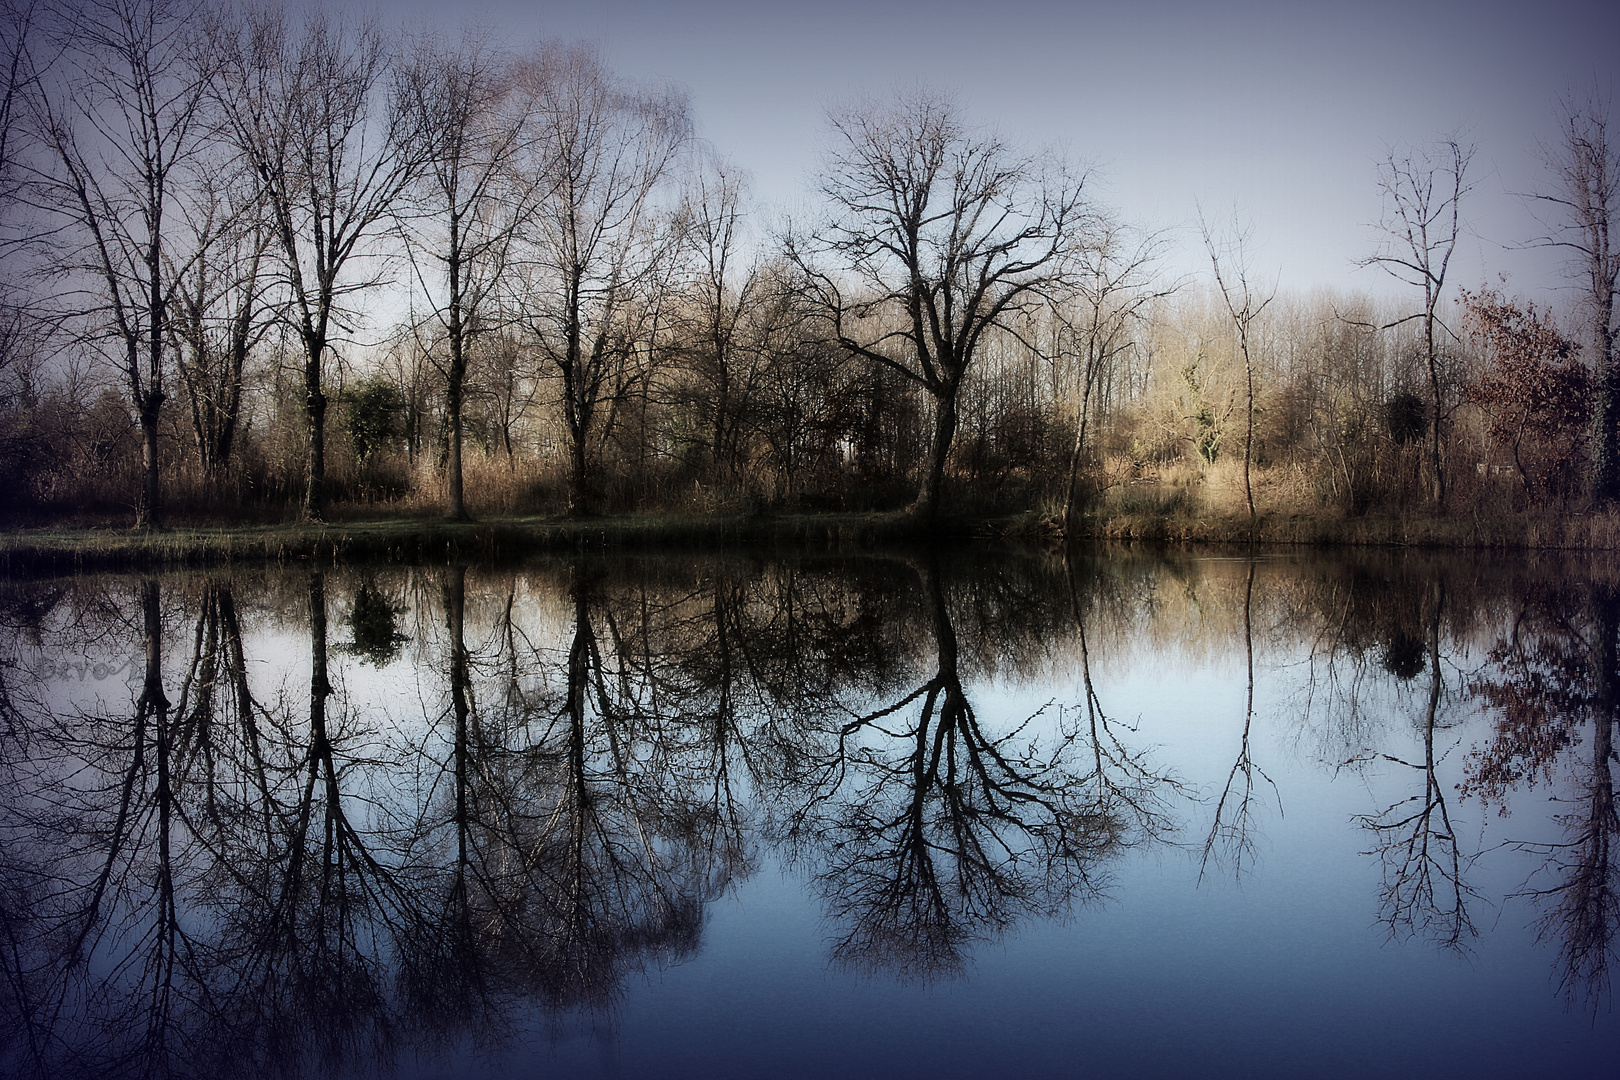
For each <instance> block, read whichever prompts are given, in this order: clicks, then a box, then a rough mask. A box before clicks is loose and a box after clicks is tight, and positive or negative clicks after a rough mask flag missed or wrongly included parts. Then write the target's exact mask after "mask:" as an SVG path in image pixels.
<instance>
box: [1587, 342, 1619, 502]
mask: <svg viewBox="0 0 1620 1080" xmlns="http://www.w3.org/2000/svg"><path fill="white" fill-rule="evenodd" d="M1614 338H1615V335H1614V334H1613V333H1612V332H1609V331H1607V330H1600V332H1599V334H1598V344H1599V347H1600V348H1601V349H1603V350H1604V355H1602V356H1600V357H1599V358H1598V368H1597V400H1596V401H1595V402H1594V403H1593V407H1592V497H1593V498H1594V499H1596V500H1597V501H1598V502H1613V501H1614V500H1616V499H1620V371H1617V370H1616V367H1617V365H1616V364H1615V358H1614V346H1615V342H1614Z"/></svg>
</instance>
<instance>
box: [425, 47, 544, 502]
mask: <svg viewBox="0 0 1620 1080" xmlns="http://www.w3.org/2000/svg"><path fill="white" fill-rule="evenodd" d="M403 88H404V107H405V108H406V109H407V110H409V111H410V112H412V113H413V114H414V115H415V124H416V125H417V126H418V127H419V128H420V130H421V131H422V132H423V134H424V136H425V137H426V139H427V140H428V142H427V152H428V156H427V164H426V168H425V169H424V170H423V173H422V177H421V185H420V186H421V203H420V207H419V209H420V213H419V214H417V215H414V216H413V217H412V218H411V220H409V221H408V222H407V223H406V229H405V236H406V247H407V251H408V252H409V253H410V256H411V263H412V266H413V267H414V268H415V276H416V282H417V285H418V287H419V288H420V289H421V291H422V292H423V293H424V294H425V295H426V296H427V297H428V298H429V303H430V305H431V307H432V315H431V320H432V321H433V322H434V323H436V324H437V326H438V328H439V329H440V330H441V331H442V332H443V352H444V355H443V357H442V358H441V357H439V356H437V355H435V351H434V350H430V351H429V353H428V356H429V358H430V359H431V360H432V361H433V363H434V366H435V367H436V368H437V369H438V371H439V373H440V375H441V376H442V377H443V378H444V385H445V424H446V428H447V434H448V436H449V438H448V447H447V450H448V453H447V455H446V462H445V464H446V472H447V474H448V475H447V491H446V498H447V503H448V505H447V506H446V512H447V514H448V516H449V517H450V518H451V519H452V520H465V519H466V518H467V507H466V502H465V500H464V498H463V495H462V482H461V444H462V404H463V398H464V392H465V384H466V379H467V365H468V359H469V355H468V354H469V351H470V347H471V345H472V343H473V340H474V338H475V337H476V335H478V334H480V333H482V332H484V331H487V330H490V329H494V325H493V324H492V323H491V322H490V321H489V319H488V318H487V317H486V316H487V312H486V308H487V307H488V306H489V305H488V304H486V301H487V300H488V299H489V298H490V296H491V294H492V291H493V290H494V288H495V286H496V283H497V282H498V280H499V278H500V276H501V274H502V272H503V270H504V269H505V267H506V264H507V259H508V256H509V255H510V253H511V248H512V241H513V237H514V235H515V231H516V227H517V226H518V224H519V223H520V222H521V221H522V220H523V218H524V217H526V216H527V214H528V212H529V207H530V203H531V194H532V191H533V189H534V187H535V186H536V184H544V183H545V182H546V180H547V178H545V177H532V176H531V177H526V178H524V177H520V175H519V174H518V173H517V172H516V171H515V169H514V168H513V167H514V165H515V164H516V160H515V158H516V153H517V151H518V149H519V146H520V141H521V140H522V139H523V138H524V137H525V134H526V130H527V127H528V123H527V121H528V110H527V108H526V103H527V102H528V101H529V97H528V95H526V94H521V93H513V92H511V91H512V80H511V77H510V71H509V68H508V65H507V63H506V61H505V60H504V58H503V57H502V56H501V55H500V54H499V53H498V52H497V51H496V50H495V49H494V48H492V47H491V46H490V44H489V43H488V42H487V41H485V40H484V39H482V38H480V37H477V36H474V35H467V36H464V37H463V38H462V40H461V41H460V42H459V43H458V44H456V45H454V46H448V45H442V44H437V43H434V42H431V41H428V40H424V41H422V42H420V43H419V44H418V45H417V46H416V53H415V56H414V57H412V62H411V65H410V67H409V69H408V70H407V71H406V73H405V79H404V82H403Z"/></svg>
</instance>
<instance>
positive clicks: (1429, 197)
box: [1361, 137, 1474, 506]
mask: <svg viewBox="0 0 1620 1080" xmlns="http://www.w3.org/2000/svg"><path fill="white" fill-rule="evenodd" d="M1473 156H1474V148H1473V147H1472V146H1465V145H1463V144H1462V143H1461V142H1459V141H1458V140H1457V138H1455V137H1450V138H1445V139H1442V140H1440V141H1439V142H1438V143H1436V144H1435V145H1434V146H1432V147H1428V148H1418V149H1415V150H1412V151H1410V152H1408V153H1407V154H1405V155H1404V156H1403V155H1401V154H1400V153H1399V152H1397V151H1395V150H1391V151H1390V152H1389V154H1388V155H1387V157H1386V158H1385V160H1384V161H1383V162H1381V163H1380V164H1379V166H1378V186H1379V188H1380V189H1381V190H1382V191H1383V195H1384V217H1383V220H1382V221H1381V222H1380V223H1379V226H1378V228H1379V231H1380V232H1381V233H1383V236H1384V239H1383V242H1382V244H1381V245H1380V248H1379V251H1378V252H1377V254H1374V255H1372V256H1370V257H1368V258H1366V259H1363V260H1362V262H1361V265H1363V266H1380V267H1383V268H1384V270H1386V271H1387V272H1388V273H1389V274H1390V276H1392V277H1394V278H1395V279H1397V280H1398V281H1403V282H1405V283H1407V284H1408V285H1411V286H1414V287H1415V288H1420V289H1422V290H1423V310H1422V311H1419V312H1416V313H1414V314H1412V315H1408V316H1406V317H1405V318H1403V319H1397V320H1396V321H1395V322H1392V323H1389V324H1387V325H1386V326H1385V327H1384V329H1386V330H1387V329H1390V328H1392V327H1395V326H1399V325H1401V324H1402V323H1407V322H1412V321H1414V320H1421V321H1422V325H1423V360H1424V364H1425V367H1426V370H1427V372H1428V376H1429V425H1428V426H1429V432H1428V434H1429V455H1428V456H1429V493H1430V498H1431V499H1432V500H1433V502H1434V504H1435V505H1436V506H1439V505H1441V504H1442V503H1444V502H1445V498H1446V481H1445V474H1444V472H1443V471H1442V469H1441V464H1440V434H1441V428H1442V426H1443V424H1442V421H1443V420H1444V418H1445V404H1444V396H1443V391H1444V387H1443V386H1442V378H1441V359H1442V357H1441V345H1440V335H1441V334H1446V335H1449V336H1451V337H1453V338H1454V337H1455V336H1456V335H1455V334H1452V332H1451V331H1450V329H1449V328H1448V327H1446V326H1445V324H1444V323H1443V322H1442V321H1441V319H1440V315H1439V309H1440V297H1441V292H1442V290H1443V289H1444V288H1445V284H1446V269H1447V267H1448V266H1449V265H1450V264H1451V254H1452V252H1453V251H1454V250H1455V249H1456V247H1457V237H1458V235H1459V234H1460V232H1461V222H1462V218H1461V214H1460V209H1461V206H1462V200H1463V196H1464V195H1466V194H1468V191H1469V189H1470V187H1471V185H1470V184H1469V183H1468V182H1467V173H1468V163H1469V161H1470V160H1471V159H1472V158H1473Z"/></svg>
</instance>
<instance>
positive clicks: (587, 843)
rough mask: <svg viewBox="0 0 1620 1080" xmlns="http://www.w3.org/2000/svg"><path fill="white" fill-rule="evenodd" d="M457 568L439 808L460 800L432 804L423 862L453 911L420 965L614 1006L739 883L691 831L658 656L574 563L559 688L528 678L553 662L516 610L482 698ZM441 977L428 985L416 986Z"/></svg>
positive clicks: (421, 945) (683, 946)
mask: <svg viewBox="0 0 1620 1080" xmlns="http://www.w3.org/2000/svg"><path fill="white" fill-rule="evenodd" d="M461 573H462V572H461V571H453V572H452V574H451V578H450V583H449V587H448V588H447V605H446V607H447V611H448V613H449V625H450V639H451V643H452V645H451V650H450V652H451V657H450V672H451V679H450V682H451V699H452V706H451V716H452V717H453V722H454V730H455V733H454V736H453V739H452V747H451V753H450V756H449V760H447V761H445V762H444V763H443V764H442V766H441V768H442V769H443V770H444V775H443V782H444V783H447V784H448V785H449V788H450V790H449V792H448V793H445V794H441V795H439V796H438V797H437V800H438V801H437V803H436V805H441V806H442V805H445V804H448V806H449V807H450V808H451V809H449V812H448V813H446V812H445V811H444V810H443V809H441V810H438V811H436V812H434V813H432V814H430V815H429V817H428V818H427V819H426V820H425V822H424V827H425V828H426V829H427V834H426V835H424V836H423V837H422V839H421V840H420V841H419V845H420V846H422V847H423V849H424V850H432V851H434V852H437V853H438V854H437V856H436V858H437V861H436V862H435V863H434V864H433V865H431V866H429V867H425V868H424V870H423V871H422V872H423V874H424V880H425V881H427V882H429V883H431V888H432V889H433V890H436V891H437V892H438V894H439V895H440V896H441V897H442V898H443V899H442V901H441V902H440V904H439V905H438V907H437V908H436V909H435V910H437V911H440V912H441V913H442V915H441V916H440V917H441V924H440V925H439V927H438V928H436V930H435V932H434V935H433V936H432V938H431V939H430V940H427V941H423V942H418V943H417V946H418V947H417V949H416V952H415V953H414V954H413V958H412V962H413V964H416V965H418V966H419V968H420V972H427V971H436V972H444V971H447V970H450V969H455V973H454V974H453V976H452V977H453V978H455V979H459V980H461V985H462V986H463V989H464V990H465V991H468V992H470V991H472V990H475V989H476V990H478V991H479V992H481V993H493V994H496V995H500V996H503V997H508V998H509V997H511V996H521V997H525V998H529V999H537V1000H539V1001H540V1002H541V1003H543V1004H545V1005H547V1006H548V1007H550V1008H554V1009H573V1008H580V1007H584V1008H593V1009H601V1008H605V1007H607V1006H609V1005H610V1004H611V1003H612V1002H613V1000H615V998H616V997H617V995H618V993H619V990H620V987H621V985H622V982H623V979H624V977H625V975H626V974H627V973H628V972H630V971H633V970H636V969H637V968H639V967H640V966H641V965H642V964H643V963H645V962H646V961H647V960H648V959H649V958H657V959H660V960H663V961H665V962H669V961H675V960H679V959H681V958H683V957H685V956H687V955H689V954H690V953H691V952H692V951H693V950H694V949H695V948H696V946H697V942H698V938H699V933H700V930H701V926H702V910H703V905H704V904H705V903H706V902H707V901H708V900H709V899H710V898H711V897H712V895H713V894H714V891H715V889H716V888H717V887H723V885H724V882H725V881H726V880H727V878H726V875H725V874H724V873H719V874H716V872H715V868H714V866H713V854H714V849H713V847H712V845H709V844H708V843H706V842H705V839H704V838H703V837H702V836H701V835H700V834H701V830H697V829H694V828H693V824H692V823H693V818H694V813H695V812H694V809H693V805H692V799H691V797H690V794H689V793H687V792H683V791H681V790H678V789H677V788H675V787H674V786H673V785H672V784H671V776H672V773H671V771H670V770H669V769H668V768H667V767H666V762H665V759H664V756H665V753H666V749H667V748H666V747H665V746H664V745H663V744H662V743H661V741H660V740H659V739H658V738H657V737H656V736H657V732H658V724H659V722H660V721H659V718H658V717H657V716H656V715H655V713H654V711H653V709H652V706H651V702H650V700H649V697H650V687H649V685H648V683H647V681H646V678H645V675H646V668H645V667H644V666H638V665H637V664H636V663H634V662H633V654H632V653H630V652H628V651H627V650H626V649H624V648H623V647H622V641H623V638H624V637H625V635H626V628H625V627H624V626H623V625H621V624H620V622H619V620H618V619H617V618H616V617H614V616H611V615H604V614H603V611H602V609H603V608H605V607H607V605H606V604H605V602H604V600H603V598H602V596H601V595H600V582H599V581H598V580H597V578H596V576H595V575H593V574H590V573H588V572H586V571H585V570H584V568H583V567H581V568H578V569H576V572H575V574H574V575H573V580H572V582H571V585H570V587H569V599H570V601H571V607H572V615H573V618H572V628H571V631H570V634H569V640H568V648H567V652H566V659H565V661H564V662H563V664H562V665H561V671H560V675H561V680H560V682H559V683H557V684H555V685H552V686H542V687H540V688H535V687H532V686H524V685H522V679H521V676H520V674H519V673H520V672H523V671H529V670H534V669H535V667H536V664H537V662H539V663H542V664H543V663H544V657H543V656H542V655H541V650H537V649H535V648H534V646H533V645H532V643H530V642H529V640H528V638H527V637H526V635H524V634H523V633H522V631H521V629H520V628H519V627H518V626H517V625H516V623H515V620H514V619H513V615H512V606H511V605H510V604H508V605H507V607H506V610H505V614H504V616H503V619H504V624H505V625H504V626H503V627H502V628H501V629H500V630H499V631H498V632H497V634H496V635H495V641H496V643H497V648H499V649H500V650H501V651H503V652H504V653H506V656H505V657H503V658H501V659H498V660H495V661H493V662H492V663H491V664H490V668H491V670H492V671H494V672H495V673H496V675H497V684H498V686H499V691H498V692H497V693H495V694H494V695H492V697H491V702H490V703H489V704H487V705H486V706H484V707H482V708H480V707H479V704H478V700H477V695H476V693H475V692H474V685H473V680H472V678H471V665H472V662H471V660H470V659H469V657H468V653H467V651H466V649H465V647H464V646H463V645H462V644H460V642H461V639H462V636H463V631H462V628H461V625H460V624H461V619H462V617H463V616H462V611H463V607H464V604H463V598H462V593H463V588H464V587H463V584H462V577H461ZM602 623H606V624H607V625H608V626H609V631H608V635H607V639H606V640H607V643H608V645H609V647H608V648H604V644H603V638H602V636H601V633H600V631H599V626H600V625H601V624H602ZM548 666H549V665H548ZM446 863H448V865H446ZM420 972H419V974H420ZM474 977H476V983H475V984H474V983H469V982H468V981H467V980H469V979H472V978H474ZM438 984H439V980H437V979H431V978H418V979H417V980H416V985H417V987H418V989H419V990H420V989H421V988H423V987H428V988H432V987H434V986H435V985H438Z"/></svg>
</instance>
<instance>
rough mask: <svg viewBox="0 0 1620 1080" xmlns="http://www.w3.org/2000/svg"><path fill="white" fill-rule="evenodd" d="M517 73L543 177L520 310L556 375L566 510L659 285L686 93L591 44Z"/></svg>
mask: <svg viewBox="0 0 1620 1080" xmlns="http://www.w3.org/2000/svg"><path fill="white" fill-rule="evenodd" d="M519 77H520V79H521V80H522V82H523V84H524V85H523V89H524V91H525V92H527V93H529V94H532V95H533V99H534V104H533V114H532V121H533V125H534V127H533V135H532V138H531V139H530V140H528V151H527V152H528V155H529V160H528V162H527V163H526V166H525V167H526V168H527V169H528V170H529V172H530V175H531V176H533V177H538V178H543V180H544V189H545V190H544V193H543V197H541V198H539V199H538V200H537V202H536V207H535V211H534V213H533V214H532V215H531V217H530V219H529V227H528V228H527V229H526V230H525V231H524V245H523V256H522V259H523V262H524V268H523V269H524V276H525V279H526V280H525V281H524V282H523V284H522V288H523V290H524V295H523V297H522V298H521V303H522V304H523V307H524V310H523V315H522V318H523V322H524V324H525V328H526V329H527V330H528V331H529V333H530V335H532V338H533V340H534V342H535V343H536V345H537V347H538V350H539V352H540V355H541V356H542V357H543V358H544V362H545V363H546V364H547V365H548V366H549V367H551V368H554V369H555V370H556V373H557V374H558V375H559V376H560V377H561V379H562V410H563V418H564V422H565V430H566V435H567V440H568V453H569V467H568V492H569V505H570V511H571V512H572V513H575V514H587V513H590V512H592V511H593V509H594V507H595V497H594V493H593V491H592V480H593V476H592V473H593V461H592V456H593V443H594V442H596V441H599V440H600V438H601V437H602V436H603V435H604V434H605V433H606V432H607V431H609V430H610V429H611V425H612V420H613V413H614V410H615V409H616V408H617V407H618V406H619V405H620V404H621V403H622V401H623V399H624V396H625V395H626V393H627V392H628V389H629V384H630V382H632V381H634V377H633V376H632V375H631V372H630V366H631V365H630V361H631V360H632V358H633V353H634V350H635V349H636V348H637V347H638V343H644V342H645V340H646V338H647V336H648V333H649V331H648V329H647V327H646V326H645V320H646V318H647V317H648V316H649V315H650V314H652V313H654V312H656V310H657V308H658V303H657V298H658V294H659V293H660V291H661V290H664V289H665V288H666V286H667V284H668V281H667V274H666V273H665V271H666V270H667V269H668V267H669V263H670V259H671V257H672V256H673V254H674V244H673V242H672V241H673V239H674V237H675V233H674V230H673V229H670V228H667V227H665V226H666V225H667V224H668V222H667V219H661V216H660V214H659V213H658V205H657V202H656V198H655V197H656V194H657V192H658V191H659V190H660V188H661V186H662V185H663V184H664V182H665V181H666V180H668V179H670V178H671V176H672V173H673V170H674V168H675V166H676V164H677V161H678V160H679V157H680V154H681V151H682V150H683V149H684V148H685V147H686V145H687V141H688V139H689V138H690V133H691V120H690V116H689V113H688V107H687V102H686V99H685V98H684V97H683V96H682V95H681V94H679V93H678V92H676V91H675V90H673V89H669V88H664V89H641V88H638V87H634V86H631V85H629V84H627V83H625V82H624V81H623V80H621V79H619V78H618V77H617V76H616V75H614V74H613V73H612V72H611V71H609V70H608V69H607V67H606V66H605V65H604V64H603V63H602V59H601V57H600V56H599V55H598V53H597V52H596V50H595V49H593V48H591V47H589V46H585V45H568V46H564V45H557V44H551V45H547V46H545V47H543V48H542V49H541V50H540V52H539V54H538V55H537V56H536V57H535V58H534V59H533V60H532V61H531V62H530V63H529V65H528V66H527V68H526V69H525V70H524V71H523V72H522V73H521V74H520V76H519Z"/></svg>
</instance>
